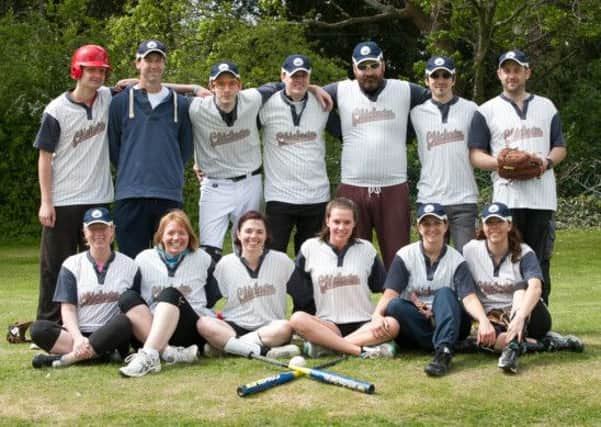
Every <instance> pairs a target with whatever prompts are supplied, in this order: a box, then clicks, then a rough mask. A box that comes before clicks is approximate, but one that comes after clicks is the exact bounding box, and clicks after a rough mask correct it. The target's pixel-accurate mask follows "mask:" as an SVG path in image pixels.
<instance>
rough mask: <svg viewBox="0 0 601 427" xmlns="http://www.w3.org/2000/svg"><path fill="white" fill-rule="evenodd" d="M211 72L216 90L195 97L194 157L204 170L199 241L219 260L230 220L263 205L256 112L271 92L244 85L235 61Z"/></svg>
mask: <svg viewBox="0 0 601 427" xmlns="http://www.w3.org/2000/svg"><path fill="white" fill-rule="evenodd" d="M210 73H211V74H210V77H209V89H210V90H211V92H213V94H214V95H213V96H210V97H204V98H198V97H197V98H194V100H193V101H192V102H191V104H190V120H191V121H192V126H193V129H194V156H195V163H196V165H197V166H198V167H199V168H200V170H201V171H202V173H203V174H204V178H203V179H202V182H201V186H200V201H199V215H198V216H199V219H198V221H199V234H200V246H201V247H202V248H203V249H204V250H205V251H207V252H208V253H209V254H210V255H211V257H212V258H213V259H214V260H215V262H217V261H218V260H219V259H220V258H221V252H222V248H223V238H224V237H225V233H226V232H227V229H228V226H229V223H230V222H231V223H232V224H233V226H232V229H233V230H235V229H236V227H237V224H238V218H240V216H242V214H244V213H246V212H247V211H250V210H255V211H258V210H260V208H261V203H262V200H263V183H262V177H261V175H262V172H263V167H262V166H261V140H260V137H259V128H258V126H257V116H258V114H259V109H260V108H261V106H262V105H263V102H264V101H265V100H266V99H267V98H268V97H269V95H267V94H266V93H264V92H262V91H261V90H259V89H245V90H242V81H241V80H240V72H239V71H238V67H237V66H236V64H233V63H230V62H222V63H218V64H215V65H213V66H212V67H211V70H210ZM271 93H273V91H271V92H270V94H271Z"/></svg>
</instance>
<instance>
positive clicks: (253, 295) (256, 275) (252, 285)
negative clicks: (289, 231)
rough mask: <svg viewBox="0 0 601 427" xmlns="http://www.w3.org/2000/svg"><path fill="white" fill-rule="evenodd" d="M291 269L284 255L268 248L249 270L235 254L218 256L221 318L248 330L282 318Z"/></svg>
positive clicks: (217, 270)
mask: <svg viewBox="0 0 601 427" xmlns="http://www.w3.org/2000/svg"><path fill="white" fill-rule="evenodd" d="M293 272H294V263H293V262H292V260H290V258H288V255H286V254H284V253H282V252H278V251H274V250H269V251H267V253H266V254H265V255H264V256H263V258H262V261H261V264H260V266H259V269H258V271H257V272H252V271H251V270H249V269H248V267H247V266H246V265H245V264H244V263H243V261H242V260H241V259H240V258H239V257H238V256H237V255H236V254H229V255H226V256H224V257H223V258H221V260H220V261H219V262H218V263H217V266H216V267H215V279H216V280H217V283H218V284H219V290H220V291H221V294H222V295H223V296H224V298H226V299H227V302H226V304H225V306H224V307H223V317H224V319H225V320H228V321H230V322H234V323H235V324H237V325H238V326H241V327H243V328H245V329H248V330H255V329H258V328H260V327H261V326H264V325H267V324H268V323H269V322H271V321H273V320H278V319H285V318H286V306H287V302H288V300H287V295H286V287H287V283H288V281H289V280H290V277H291V276H292V273H293Z"/></svg>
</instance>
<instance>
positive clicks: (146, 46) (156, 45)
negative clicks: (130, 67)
mask: <svg viewBox="0 0 601 427" xmlns="http://www.w3.org/2000/svg"><path fill="white" fill-rule="evenodd" d="M152 52H156V53H160V54H161V55H163V58H167V46H165V45H164V44H163V43H161V42H160V41H158V40H146V41H145V42H142V43H140V46H138V52H137V53H136V59H142V58H146V56H147V55H149V54H151V53H152Z"/></svg>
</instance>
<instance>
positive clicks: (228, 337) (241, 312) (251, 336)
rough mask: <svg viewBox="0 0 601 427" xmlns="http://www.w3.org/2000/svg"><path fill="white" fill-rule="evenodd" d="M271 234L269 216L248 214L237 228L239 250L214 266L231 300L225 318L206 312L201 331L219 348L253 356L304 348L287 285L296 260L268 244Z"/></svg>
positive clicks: (222, 289) (285, 354)
mask: <svg viewBox="0 0 601 427" xmlns="http://www.w3.org/2000/svg"><path fill="white" fill-rule="evenodd" d="M270 240H271V237H270V232H269V227H268V225H267V221H266V219H265V217H264V216H263V215H262V214H260V213H259V212H256V211H249V212H246V213H245V214H243V215H242V216H241V217H240V219H239V221H238V225H237V229H236V231H235V240H234V243H235V245H236V246H237V248H238V249H239V250H238V253H232V254H229V255H226V256H224V257H223V258H221V260H220V261H219V262H218V263H217V266H216V267H215V279H216V280H217V283H218V285H219V290H220V292H221V295H223V297H224V298H225V299H226V300H227V301H226V303H225V306H224V307H223V311H222V314H223V320H222V319H216V318H212V317H203V318H201V319H200V321H199V323H198V328H199V331H200V333H201V334H202V335H203V336H204V337H206V339H207V341H208V342H209V344H210V345H211V347H213V348H214V349H216V350H224V351H226V352H228V353H231V354H237V355H241V356H249V355H250V354H251V353H254V354H267V356H269V357H291V356H294V355H298V354H300V350H299V349H298V347H297V346H295V345H293V344H289V345H286V344H288V343H289V342H290V339H291V337H292V327H291V326H290V324H289V323H288V321H287V320H285V319H286V306H287V296H286V293H287V290H288V288H289V286H290V283H291V281H292V280H294V278H293V273H294V263H293V262H292V261H291V260H290V258H288V255H286V254H284V253H282V252H278V251H274V250H269V249H267V247H268V245H269V242H270Z"/></svg>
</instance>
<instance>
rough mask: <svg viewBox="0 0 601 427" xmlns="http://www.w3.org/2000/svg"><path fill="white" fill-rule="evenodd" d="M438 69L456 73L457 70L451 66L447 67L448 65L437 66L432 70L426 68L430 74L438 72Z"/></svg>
mask: <svg viewBox="0 0 601 427" xmlns="http://www.w3.org/2000/svg"><path fill="white" fill-rule="evenodd" d="M438 70H445V71H448V72H449V73H451V74H455V70H451V69H450V68H447V67H435V68H433V69H432V70H431V71H428V70H426V74H428V75H430V74H432V73H434V72H436V71H438Z"/></svg>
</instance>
